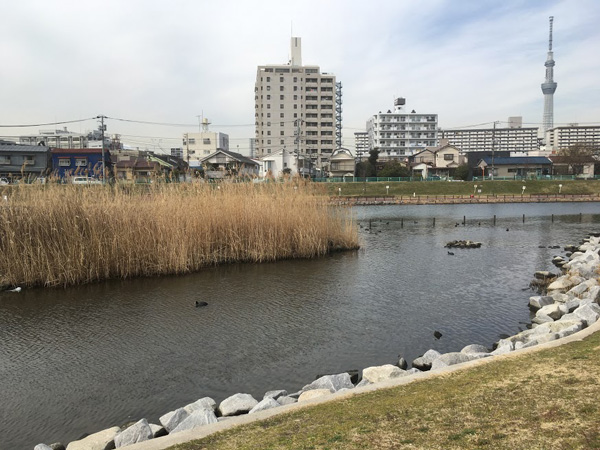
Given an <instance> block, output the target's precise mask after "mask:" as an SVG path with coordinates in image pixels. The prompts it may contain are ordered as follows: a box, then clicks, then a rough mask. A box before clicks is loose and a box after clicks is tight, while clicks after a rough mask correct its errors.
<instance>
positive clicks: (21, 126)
mask: <svg viewBox="0 0 600 450" xmlns="http://www.w3.org/2000/svg"><path fill="white" fill-rule="evenodd" d="M96 119H97V117H90V118H88V119H78V120H65V121H62V122H48V123H35V124H26V125H25V124H17V125H1V124H0V128H33V127H48V126H50V125H64V124H68V123H79V122H87V121H88V120H96Z"/></svg>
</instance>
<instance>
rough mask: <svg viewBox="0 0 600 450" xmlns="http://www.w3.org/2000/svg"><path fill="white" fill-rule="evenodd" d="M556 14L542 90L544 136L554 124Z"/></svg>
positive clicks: (551, 18)
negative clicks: (553, 38) (553, 49)
mask: <svg viewBox="0 0 600 450" xmlns="http://www.w3.org/2000/svg"><path fill="white" fill-rule="evenodd" d="M553 21H554V16H550V38H549V40H548V57H547V58H546V62H545V63H544V65H545V66H546V81H544V82H543V83H542V92H543V93H544V118H543V120H542V128H543V131H544V137H545V136H546V132H547V131H548V130H549V129H551V128H552V127H553V126H554V92H555V91H556V83H555V82H554V64H555V63H554V57H553V53H552V22H553Z"/></svg>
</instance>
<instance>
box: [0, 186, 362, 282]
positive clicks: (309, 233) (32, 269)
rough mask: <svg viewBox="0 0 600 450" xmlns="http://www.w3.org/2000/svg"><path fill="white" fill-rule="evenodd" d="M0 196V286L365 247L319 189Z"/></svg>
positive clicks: (108, 190)
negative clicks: (359, 245) (315, 190)
mask: <svg viewBox="0 0 600 450" xmlns="http://www.w3.org/2000/svg"><path fill="white" fill-rule="evenodd" d="M4 195H6V196H7V198H8V199H7V200H5V199H2V198H1V197H0V202H2V204H0V206H1V208H0V284H1V285H2V286H5V287H6V286H15V285H23V286H36V285H44V286H67V285H74V284H82V283H90V282H95V281H100V280H104V279H109V278H130V277H136V276H156V275H163V274H181V273H188V272H193V271H196V270H199V269H201V268H203V267H207V266H211V265H215V264H221V263H227V262H241V261H243V262H265V261H275V260H279V259H288V258H311V257H316V256H322V255H325V254H327V253H328V252H330V251H332V250H334V249H351V248H357V247H358V235H357V231H356V227H355V226H354V224H353V220H352V218H351V217H350V213H349V212H348V210H342V209H337V208H334V207H332V206H330V205H327V204H326V200H325V197H323V196H320V195H316V193H315V192H314V191H313V188H312V187H311V186H310V184H301V185H299V186H298V185H296V186H294V185H292V183H285V184H261V185H253V184H222V185H220V186H218V188H217V186H215V185H207V184H158V185H153V186H149V187H148V186H143V187H140V186H119V185H117V186H72V185H67V186H59V185H47V186H39V187H38V186H35V187H34V186H23V187H17V188H11V189H10V190H8V189H7V190H5V191H4V192H3V196H4Z"/></svg>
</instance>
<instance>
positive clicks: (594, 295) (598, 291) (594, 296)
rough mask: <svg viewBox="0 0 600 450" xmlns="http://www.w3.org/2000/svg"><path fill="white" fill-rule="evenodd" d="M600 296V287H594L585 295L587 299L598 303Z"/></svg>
mask: <svg viewBox="0 0 600 450" xmlns="http://www.w3.org/2000/svg"><path fill="white" fill-rule="evenodd" d="M599 295H600V286H592V287H590V288H589V290H588V291H587V292H586V293H585V298H589V299H591V300H592V301H593V302H597V301H598V296H599Z"/></svg>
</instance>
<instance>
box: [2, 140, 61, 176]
mask: <svg viewBox="0 0 600 450" xmlns="http://www.w3.org/2000/svg"><path fill="white" fill-rule="evenodd" d="M48 151H49V149H48V147H45V146H41V145H15V144H0V176H2V177H7V178H19V179H20V178H36V177H38V176H45V175H46V174H47V173H48V172H49V168H50V165H49V152H48Z"/></svg>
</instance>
